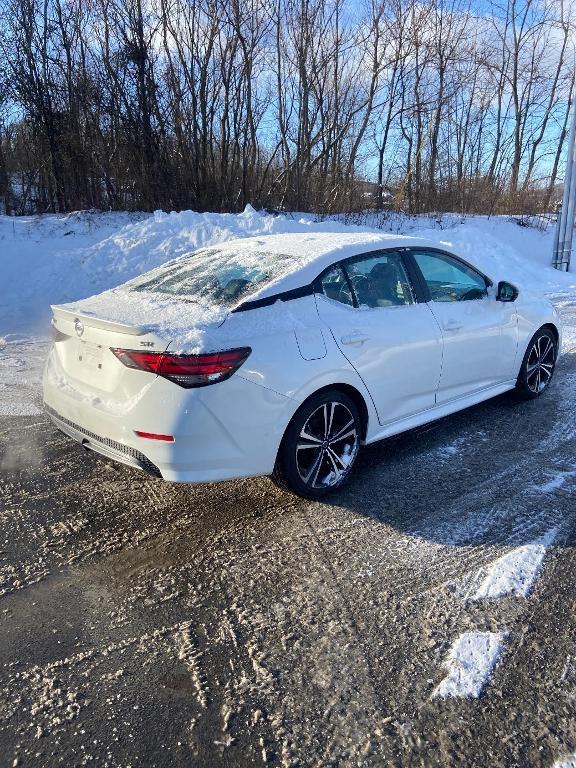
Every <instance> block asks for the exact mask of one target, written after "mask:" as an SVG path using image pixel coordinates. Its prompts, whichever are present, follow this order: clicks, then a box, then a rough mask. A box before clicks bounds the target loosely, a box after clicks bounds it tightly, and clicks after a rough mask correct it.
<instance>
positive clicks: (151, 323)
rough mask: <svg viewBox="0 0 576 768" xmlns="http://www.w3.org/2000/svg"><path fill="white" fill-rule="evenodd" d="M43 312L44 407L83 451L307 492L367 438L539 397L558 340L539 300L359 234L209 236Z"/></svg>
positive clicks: (183, 475)
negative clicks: (46, 326)
mask: <svg viewBox="0 0 576 768" xmlns="http://www.w3.org/2000/svg"><path fill="white" fill-rule="evenodd" d="M479 247H481V244H479ZM52 323H53V330H54V339H55V340H54V345H53V348H52V351H51V353H50V356H49V359H48V361H47V364H46V369H45V374H44V400H45V406H46V410H47V412H48V414H49V415H50V417H51V418H52V420H53V422H54V424H55V425H56V426H57V427H58V428H59V429H60V430H62V431H63V432H65V433H66V434H67V435H69V436H70V437H72V438H74V439H75V440H77V441H78V442H79V443H82V445H84V447H85V448H88V449H91V450H93V451H96V452H97V453H100V454H103V455H104V456H107V457H109V458H112V459H116V460H118V461H121V462H124V463H125V464H130V465H132V466H135V467H139V468H141V469H144V470H147V471H148V472H152V473H153V474H155V475H157V476H158V477H162V478H164V479H165V480H170V481H177V482H206V481H214V480H224V479H229V478H239V477H248V476H256V475H272V477H273V478H274V479H275V480H276V481H277V482H280V483H281V484H283V485H286V486H288V487H289V488H291V489H292V490H294V491H295V492H296V493H298V494H300V495H303V496H306V497H309V498H317V497H320V496H322V495H323V494H325V493H326V492H327V491H329V490H333V489H335V488H337V487H339V486H341V485H342V483H343V482H344V481H345V480H346V479H347V478H348V477H349V475H350V473H351V470H352V468H353V466H354V463H355V461H356V458H357V455H358V451H359V448H360V446H361V445H363V444H367V443H373V442H375V441H377V440H381V439H382V438H385V437H388V436H390V435H393V434H396V433H399V432H402V431H404V430H407V429H411V428H413V427H416V426H418V425H421V424H424V423H426V422H429V421H432V420H433V419H437V418H439V417H442V416H445V415H447V414H450V413H453V412H455V411H458V410H460V409H462V408H467V407H468V406H471V405H473V404H475V403H478V402H480V401H482V400H486V399H487V398H490V397H494V396H495V395H498V394H500V393H502V392H506V391H507V390H513V389H516V391H517V392H518V393H519V394H521V395H523V396H524V397H528V398H533V397H537V396H538V395H540V394H541V393H542V391H543V390H544V389H545V388H546V386H547V385H548V383H549V382H550V380H551V377H552V374H553V371H554V366H555V363H556V358H557V354H558V349H559V346H560V331H559V323H558V317H557V314H556V311H555V310H554V308H553V307H552V305H551V304H550V303H549V302H548V301H547V300H546V299H545V298H543V297H541V296H539V295H537V294H536V293H532V292H530V291H524V290H521V291H518V289H517V288H516V287H515V286H514V285H512V284H511V283H509V282H506V281H504V280H499V281H498V278H497V276H494V275H492V276H488V275H485V274H483V273H482V272H481V271H479V269H477V268H476V267H475V266H472V265H471V264H469V263H467V262H465V261H464V260H463V259H461V258H460V257H458V256H457V255H455V254H454V253H451V252H448V251H447V250H446V249H444V248H439V247H438V245H437V244H436V245H435V244H434V243H433V242H427V241H424V240H421V239H417V238H410V237H395V236H387V235H380V234H370V233H368V234H366V233H364V234H362V233H361V234H351V235H349V234H346V235H343V234H331V233H325V234H313V235H306V234H290V235H270V236H266V237H258V238H246V239H242V240H236V241H233V242H229V243H226V244H224V245H220V246H217V247H208V248H203V249H201V250H199V251H197V252H195V253H193V254H191V255H188V256H184V257H181V258H178V259H176V260H174V261H171V262H169V263H167V264H165V265H163V266H162V267H160V268H158V269H155V270H153V271H151V272H148V273H146V274H144V275H143V276H141V277H138V278H137V279H135V280H132V281H130V282H128V283H125V284H124V285H122V286H120V287H119V288H115V289H113V290H110V291H106V292H105V293H102V294H99V295H97V296H94V297H91V298H89V299H84V300H82V301H79V302H77V303H75V304H67V305H61V306H54V307H53V321H52Z"/></svg>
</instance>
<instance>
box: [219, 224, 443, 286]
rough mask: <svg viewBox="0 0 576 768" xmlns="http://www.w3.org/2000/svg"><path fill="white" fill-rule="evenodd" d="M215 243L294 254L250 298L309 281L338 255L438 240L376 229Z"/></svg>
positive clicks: (233, 250) (226, 247)
mask: <svg viewBox="0 0 576 768" xmlns="http://www.w3.org/2000/svg"><path fill="white" fill-rule="evenodd" d="M210 247H214V246H210ZM216 247H217V248H218V250H219V251H221V252H224V253H225V252H226V251H230V252H231V253H235V254H241V253H242V252H243V251H245V252H247V253H248V252H251V253H255V252H258V251H260V252H262V253H278V254H282V255H283V256H292V257H293V258H294V262H293V267H292V268H291V269H289V270H288V271H287V272H285V273H284V274H283V275H282V276H281V277H278V278H276V279H274V280H272V281H271V282H269V283H266V285H265V286H263V287H262V288H261V289H260V290H259V291H255V292H254V293H253V294H251V295H250V299H251V300H254V299H261V298H266V297H267V296H273V295H275V294H277V293H281V292H284V291H291V290H294V289H296V288H302V287H303V286H306V285H309V284H310V283H311V282H312V281H313V280H315V279H316V278H317V277H318V275H320V274H321V273H322V272H323V271H324V270H325V269H326V268H327V267H329V266H330V265H331V264H334V263H335V262H338V261H341V260H342V259H347V258H350V257H352V256H359V255H362V254H364V253H369V252H371V251H378V250H382V249H388V248H409V247H420V248H423V247H428V248H438V247H439V243H438V242H434V241H432V240H425V239H423V238H419V237H410V236H408V235H391V234H384V233H380V232H356V233H342V232H314V233H293V234H281V235H264V236H261V237H246V238H240V239H238V240H230V241H228V242H225V243H222V244H221V245H218V246H216ZM440 247H443V246H440Z"/></svg>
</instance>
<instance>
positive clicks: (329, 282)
mask: <svg viewBox="0 0 576 768" xmlns="http://www.w3.org/2000/svg"><path fill="white" fill-rule="evenodd" d="M320 282H321V285H322V292H323V293H324V295H325V296H327V297H328V298H329V299H333V300H334V301H340V302H341V303H342V304H349V305H350V306H353V305H354V302H353V300H352V294H351V293H350V285H349V284H348V280H346V275H345V274H344V271H343V270H342V267H332V269H330V270H329V271H328V272H325V273H324V276H323V277H322V279H321V281H320Z"/></svg>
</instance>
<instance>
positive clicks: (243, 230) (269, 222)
mask: <svg viewBox="0 0 576 768" xmlns="http://www.w3.org/2000/svg"><path fill="white" fill-rule="evenodd" d="M364 221H365V225H363V226H358V225H354V226H348V225H346V224H344V223H342V222H341V221H337V220H334V219H326V220H324V221H318V220H317V218H315V217H314V216H310V215H291V216H276V215H271V214H268V213H262V212H257V211H255V210H254V209H253V208H252V207H251V206H247V207H246V209H245V210H244V211H243V212H242V213H240V214H218V213H197V212H194V211H182V212H180V213H163V212H156V213H154V214H152V215H150V214H142V213H140V214H129V213H98V212H90V211H84V212H77V213H74V214H68V215H66V216H59V215H45V216H31V217H30V216H29V217H21V218H13V217H6V216H0V285H1V286H2V287H1V291H0V335H2V334H10V333H14V332H21V333H22V332H26V333H34V332H36V333H40V334H41V335H47V328H48V322H49V316H50V312H49V305H50V304H54V303H58V304H60V303H65V302H70V301H76V300H79V299H82V298H85V297H87V296H90V295H93V294H95V293H99V292H101V291H104V290H108V289H110V288H113V287H115V286H118V285H120V284H121V283H123V282H125V281H126V280H128V279H131V278H133V277H136V276H137V275H139V274H141V273H142V272H144V271H146V270H148V269H152V268H153V267H157V266H159V265H160V264H162V263H164V262H166V261H169V260H171V259H173V258H175V257H178V256H181V255H184V254H186V253H189V252H190V251H193V250H195V249H196V248H199V247H201V246H205V245H216V244H219V243H223V242H226V241H228V240H231V239H235V238H240V237H252V236H262V235H269V234H286V233H294V232H304V233H310V234H312V233H321V232H342V233H344V232H346V233H354V232H378V233H380V234H381V233H383V232H386V231H391V232H393V233H395V234H400V233H404V234H411V235H417V236H421V237H425V238H427V239H431V240H433V241H434V242H437V243H438V244H443V243H444V244H446V245H448V246H450V247H452V248H454V249H455V250H456V251H458V252H459V253H461V254H462V255H463V256H464V257H465V258H468V259H469V260H470V261H472V262H473V263H476V264H478V266H479V267H480V268H482V269H484V271H486V272H488V273H489V274H490V275H494V276H495V277H507V278H508V279H510V280H512V281H513V282H517V283H518V284H519V285H520V286H529V287H531V288H536V289H538V290H542V291H545V292H548V293H574V292H576V275H575V274H569V275H567V274H563V273H560V272H558V271H556V270H554V269H552V268H551V267H550V266H548V264H549V261H550V258H551V253H552V240H553V232H552V229H551V228H550V229H549V230H548V231H546V232H542V231H540V230H537V229H534V228H528V227H520V226H518V224H517V223H516V222H515V221H512V220H509V219H507V218H504V217H495V218H487V217H468V218H466V219H462V218H461V217H458V216H455V215H447V216H443V217H442V218H440V219H435V218H433V217H430V216H423V217H405V216H398V215H397V216H391V217H390V218H388V219H382V218H381V217H380V218H377V217H374V216H373V217H371V216H367V217H365V219H364ZM371 225H372V226H371ZM376 225H379V227H380V228H379V229H377V228H376Z"/></svg>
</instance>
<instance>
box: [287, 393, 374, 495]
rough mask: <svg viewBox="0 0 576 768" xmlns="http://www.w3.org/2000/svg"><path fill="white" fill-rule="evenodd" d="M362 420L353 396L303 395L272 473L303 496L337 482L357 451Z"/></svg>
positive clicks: (341, 480)
mask: <svg viewBox="0 0 576 768" xmlns="http://www.w3.org/2000/svg"><path fill="white" fill-rule="evenodd" d="M361 434H362V422H361V419H360V414H359V412H358V408H357V406H356V404H355V402H354V401H353V400H352V399H351V398H350V397H348V395H346V394H344V393H343V392H340V391H338V390H328V391H325V392H320V393H318V394H317V395H313V396H312V397H311V398H309V399H308V400H307V401H306V402H305V403H304V404H303V405H302V406H301V407H300V408H299V409H298V411H297V412H296V414H295V415H294V416H293V418H292V420H291V422H290V424H289V425H288V427H287V429H286V432H285V433H284V437H283V439H282V443H281V445H280V450H279V451H278V457H277V460H276V467H275V469H274V473H273V475H272V479H273V480H274V482H275V483H276V484H277V485H279V486H280V487H281V488H285V489H288V490H290V491H292V492H294V493H296V494H297V495H298V496H302V497H303V498H306V499H320V498H322V497H323V496H325V495H326V494H327V493H330V492H332V491H335V490H336V489H337V488H341V487H342V485H343V484H344V483H345V482H346V481H347V480H348V478H349V476H350V474H351V471H352V468H353V466H354V464H355V462H356V458H357V456H358V450H359V448H360V440H361Z"/></svg>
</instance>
